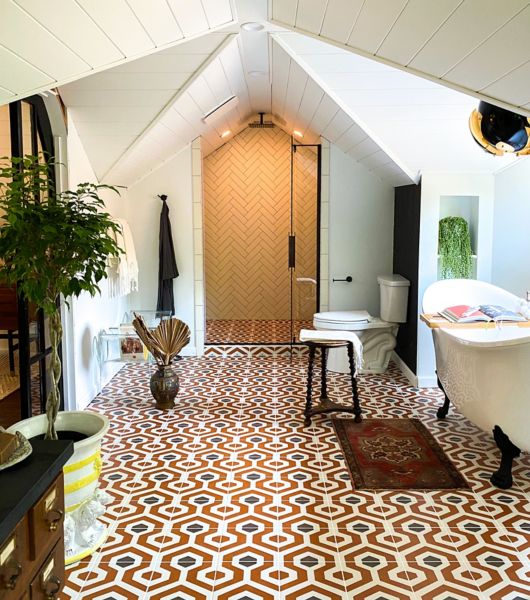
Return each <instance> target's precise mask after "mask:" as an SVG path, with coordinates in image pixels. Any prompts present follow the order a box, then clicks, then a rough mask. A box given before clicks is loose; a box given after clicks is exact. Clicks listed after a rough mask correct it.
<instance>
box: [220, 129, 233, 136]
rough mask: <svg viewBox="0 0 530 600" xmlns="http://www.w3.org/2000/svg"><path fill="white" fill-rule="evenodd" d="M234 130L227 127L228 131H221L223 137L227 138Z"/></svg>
mask: <svg viewBox="0 0 530 600" xmlns="http://www.w3.org/2000/svg"><path fill="white" fill-rule="evenodd" d="M231 133H232V132H231V131H230V129H227V130H226V131H223V133H221V137H222V138H225V137H228V136H229V135H230V134H231Z"/></svg>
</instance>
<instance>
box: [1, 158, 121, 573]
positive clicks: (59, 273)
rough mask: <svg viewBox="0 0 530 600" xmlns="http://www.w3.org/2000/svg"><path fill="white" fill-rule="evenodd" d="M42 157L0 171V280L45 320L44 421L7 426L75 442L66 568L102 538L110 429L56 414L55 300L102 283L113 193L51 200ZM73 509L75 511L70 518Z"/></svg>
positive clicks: (83, 415) (58, 334)
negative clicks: (101, 487) (108, 200)
mask: <svg viewBox="0 0 530 600" xmlns="http://www.w3.org/2000/svg"><path fill="white" fill-rule="evenodd" d="M54 168H55V163H53V162H52V161H46V160H45V157H44V156H43V155H39V156H29V155H28V156H24V157H23V158H16V157H13V158H5V159H2V164H0V278H1V279H3V280H4V281H6V282H8V283H12V284H16V286H17V290H18V293H19V294H22V295H23V296H24V297H25V298H26V299H27V301H28V302H30V303H31V304H33V305H34V306H35V307H37V308H39V309H42V311H43V312H44V315H45V317H46V318H47V319H48V327H49V335H50V344H51V354H50V360H49V382H50V389H49V394H48V397H47V400H46V414H45V415H38V416H35V417H31V418H30V419H26V420H24V421H21V422H19V423H17V424H15V425H13V426H12V427H11V428H10V430H11V431H15V430H18V431H20V432H21V433H22V434H24V435H25V436H26V437H28V438H32V437H36V436H39V435H40V436H44V437H45V438H46V439H50V440H54V439H57V438H58V437H62V438H66V439H74V440H77V441H75V443H74V455H73V457H72V458H71V459H70V461H69V462H68V463H67V465H66V466H65V469H64V473H65V492H66V494H65V504H66V508H67V511H68V509H70V510H69V511H68V516H67V518H66V520H65V546H66V554H67V557H66V558H67V562H73V561H74V560H77V559H78V558H81V556H86V555H87V554H89V553H90V551H91V550H92V549H95V547H97V545H99V543H100V542H101V541H102V539H103V538H104V533H105V532H104V531H103V530H104V528H103V526H102V525H101V524H99V523H98V522H97V521H96V517H97V516H99V514H101V511H102V506H101V502H100V500H101V499H102V498H101V495H99V496H98V487H97V486H98V477H99V472H100V470H101V460H100V446H101V438H102V437H103V435H104V433H105V432H106V430H107V429H108V420H107V419H106V417H104V416H103V415H99V414H96V413H93V412H88V411H66V412H60V413H59V406H60V391H59V380H60V378H61V360H60V357H59V353H58V347H59V344H60V342H61V338H62V325H61V317H60V306H59V299H60V298H61V297H63V298H64V300H65V301H66V302H67V303H68V301H69V298H71V297H77V296H79V295H80V294H81V293H83V292H88V293H89V294H91V295H92V296H94V295H95V294H97V293H98V292H99V291H100V289H99V287H98V282H99V281H100V280H101V279H103V278H104V277H105V276H106V269H107V259H108V257H111V256H118V255H119V254H120V253H121V250H120V249H119V247H118V245H117V243H116V236H115V234H116V232H117V231H118V228H119V226H118V225H117V224H116V223H115V222H113V221H112V219H111V217H110V215H109V214H108V213H107V212H105V210H104V202H103V200H102V198H101V197H100V192H101V191H102V190H104V189H105V190H112V191H114V192H117V190H116V188H114V187H112V186H107V185H96V184H93V183H82V184H80V185H78V186H77V188H76V189H75V190H67V191H62V192H57V191H56V190H55V188H54V184H53V181H54V180H53V177H51V174H52V172H53V171H52V169H54ZM72 507H75V508H76V510H73V509H72Z"/></svg>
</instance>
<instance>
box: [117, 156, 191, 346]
mask: <svg viewBox="0 0 530 600" xmlns="http://www.w3.org/2000/svg"><path fill="white" fill-rule="evenodd" d="M158 194H160V195H162V194H166V195H167V196H168V200H167V202H168V206H169V218H170V221H171V229H172V234H173V245H174V248H175V257H176V261H177V267H178V270H179V273H180V275H179V277H177V278H176V279H175V280H174V295H175V315H176V316H177V317H178V318H179V319H181V320H182V321H184V322H185V323H187V324H188V325H189V326H190V329H191V330H192V340H193V339H194V312H195V307H194V286H195V283H194V266H193V200H192V167H191V145H190V146H187V147H186V148H185V149H184V150H182V151H181V152H179V154H177V155H176V156H174V157H173V158H172V159H171V160H170V161H168V162H167V163H165V164H163V165H162V166H161V167H160V168H158V169H157V170H156V171H153V172H152V173H150V174H149V175H147V176H146V177H144V178H143V179H142V180H140V181H139V182H138V183H136V184H134V185H133V186H131V187H130V188H129V189H128V191H127V217H126V218H127V220H128V221H129V225H130V227H131V230H132V234H133V237H134V241H135V247H136V256H137V259H138V267H139V282H138V289H139V291H138V292H133V293H131V294H130V295H129V305H130V308H131V310H133V309H138V310H155V309H156V301H157V293H158V237H159V236H158V233H159V229H160V211H161V208H162V202H161V200H160V198H158V197H157V195H158ZM182 353H183V354H186V355H193V354H195V348H194V347H193V346H192V345H190V346H187V347H186V348H185V349H184V350H183V352H182Z"/></svg>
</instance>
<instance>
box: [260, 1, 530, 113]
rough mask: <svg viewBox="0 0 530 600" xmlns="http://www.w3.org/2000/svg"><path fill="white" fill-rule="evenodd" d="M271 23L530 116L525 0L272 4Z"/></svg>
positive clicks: (529, 10)
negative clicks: (337, 45) (315, 37)
mask: <svg viewBox="0 0 530 600" xmlns="http://www.w3.org/2000/svg"><path fill="white" fill-rule="evenodd" d="M270 4H271V6H270V13H271V19H272V21H273V22H274V23H277V24H279V25H282V26H284V27H288V28H290V29H293V30H295V31H299V32H300V33H306V34H307V33H308V34H310V35H312V36H317V37H319V38H320V39H322V40H324V41H329V42H331V43H334V44H339V45H341V46H343V47H345V48H347V49H348V50H350V51H353V52H356V53H359V54H361V55H363V56H367V57H371V58H373V59H376V60H379V61H383V62H385V63H387V64H392V65H394V66H396V67H398V68H401V69H404V70H406V71H409V72H411V73H413V74H417V75H420V76H423V77H426V78H428V79H431V80H435V81H439V82H440V83H443V84H444V85H447V86H452V87H454V88H456V89H458V90H460V91H462V92H465V93H468V94H472V95H477V96H478V97H483V98H485V99H489V100H490V101H492V102H493V103H495V104H499V105H505V106H506V107H508V108H511V109H512V110H516V111H519V112H521V113H524V114H528V115H530V76H529V75H530V36H529V32H530V5H529V3H528V1H527V0H503V1H502V2H499V1H498V0H436V1H435V2H434V1H431V0H270Z"/></svg>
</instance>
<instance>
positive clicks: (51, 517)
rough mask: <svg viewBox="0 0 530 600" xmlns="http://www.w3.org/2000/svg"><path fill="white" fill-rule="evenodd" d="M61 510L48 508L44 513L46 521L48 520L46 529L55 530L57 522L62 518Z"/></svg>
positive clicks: (57, 525)
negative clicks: (46, 512)
mask: <svg viewBox="0 0 530 600" xmlns="http://www.w3.org/2000/svg"><path fill="white" fill-rule="evenodd" d="M63 514H64V513H63V511H62V510H59V509H58V508H57V509H54V510H50V511H49V512H48V514H47V515H46V521H48V530H49V531H57V527H59V523H60V522H61V520H62V518H63Z"/></svg>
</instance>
